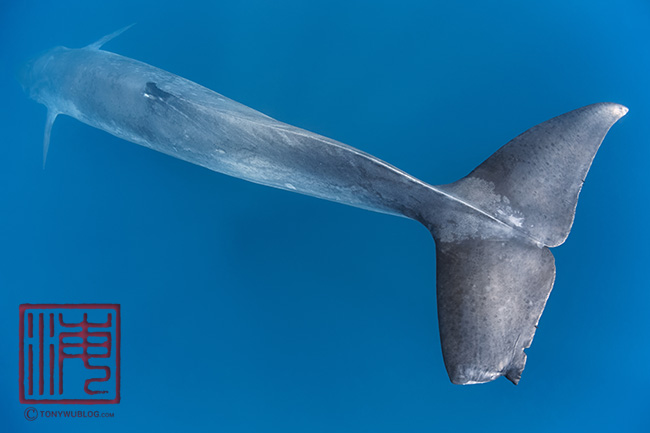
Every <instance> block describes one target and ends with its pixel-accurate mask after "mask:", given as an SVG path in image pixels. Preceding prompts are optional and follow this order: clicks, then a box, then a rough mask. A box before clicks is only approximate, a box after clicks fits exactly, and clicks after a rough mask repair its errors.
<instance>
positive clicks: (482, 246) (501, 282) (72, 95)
mask: <svg viewBox="0 0 650 433" xmlns="http://www.w3.org/2000/svg"><path fill="white" fill-rule="evenodd" d="M124 30H125V29H122V30H119V31H117V32H114V33H112V34H110V35H108V36H105V37H104V38H102V39H100V40H99V41H97V42H95V43H93V44H91V45H89V46H87V47H84V48H81V49H69V48H65V47H56V48H53V49H51V50H49V51H47V52H45V53H44V54H42V55H40V56H38V57H36V58H34V59H33V60H31V61H30V62H28V63H27V64H26V65H25V66H24V67H23V69H22V71H21V73H20V81H21V84H22V86H23V88H24V89H25V91H26V92H27V93H28V94H29V96H30V97H31V98H33V99H35V100H36V101H37V102H40V103H42V104H44V105H45V106H46V107H47V109H48V114H47V121H46V127H45V136H44V143H43V160H44V161H45V157H46V155H47V149H48V145H49V141H50V132H51V128H52V124H53V123H54V120H55V119H56V117H57V115H59V114H64V115H68V116H71V117H74V118H76V119H78V120H80V121H81V122H83V123H86V124H88V125H90V126H93V127H95V128H99V129H102V130H104V131H106V132H108V133H110V134H112V135H114V136H116V137H119V138H122V139H125V140H128V141H130V142H133V143H136V144H139V145H142V146H145V147H148V148H151V149H153V150H156V151H159V152H163V153H165V154H168V155H171V156H173V157H175V158H179V159H182V160H185V161H188V162H191V163H193V164H196V165H200V166H202V167H206V168H208V169H210V170H213V171H216V172H220V173H224V174H227V175H230V176H235V177H238V178H241V179H245V180H248V181H251V182H256V183H259V184H263V185H268V186H272V187H275V188H281V189H285V190H289V191H294V192H298V193H302V194H307V195H311V196H315V197H319V198H323V199H327V200H332V201H335V202H339V203H343V204H347V205H351V206H356V207H361V208H365V209H369V210H373V211H378V212H383V213H388V214H393V215H398V216H403V217H407V218H411V219H414V220H416V221H419V222H420V223H422V224H424V225H425V227H426V228H427V229H428V230H429V231H430V232H431V234H432V235H433V238H434V240H435V244H436V260H437V271H436V280H437V303H438V320H439V328H440V338H441V344H442V350H443V358H444V362H445V366H446V369H447V372H448V374H449V377H450V379H451V381H452V382H453V383H456V384H473V383H483V382H488V381H491V380H494V379H496V378H498V377H499V376H506V377H507V378H508V379H509V380H510V381H512V382H513V383H515V384H517V383H518V382H519V380H520V378H521V374H522V371H523V369H524V366H525V362H526V354H525V352H524V349H526V348H528V347H529V346H530V344H531V342H532V339H533V336H534V334H535V330H536V328H537V324H538V321H539V318H540V317H541V314H542V312H543V310H544V307H545V304H546V300H547V299H548V296H549V294H550V292H551V289H552V287H553V282H554V279H555V263H554V259H553V255H552V254H551V252H550V250H549V248H550V247H555V246H558V245H560V244H562V243H563V242H564V241H565V240H566V238H567V236H568V234H569V231H570V230H571V226H572V224H573V219H574V215H575V208H576V205H577V201H578V195H579V193H580V189H581V188H582V184H583V182H584V179H585V177H586V175H587V172H588V170H589V167H590V166H591V162H592V160H593V158H594V156H595V154H596V151H597V150H598V148H599V146H600V144H601V142H602V141H603V139H604V137H605V135H606V134H607V131H608V130H609V128H610V127H611V126H612V125H613V124H614V123H615V122H616V121H617V120H618V119H620V118H621V117H622V116H624V115H625V114H626V113H627V108H625V107H623V106H622V105H619V104H614V103H598V104H593V105H588V106H586V107H583V108H579V109H577V110H574V111H571V112H569V113H566V114H563V115H561V116H558V117H556V118H553V119H551V120H548V121H546V122H544V123H541V124H539V125H537V126H535V127H533V128H531V129H529V130H528V131H526V132H524V133H523V134H521V135H520V136H518V137H516V138H515V139H513V140H512V141H510V142H509V143H507V144H506V145H505V146H503V147H502V148H500V149H499V150H498V151H497V152H496V153H494V154H493V155H492V156H491V157H489V158H488V159H487V160H486V161H485V162H483V163H482V164H481V165H479V166H478V167H477V168H476V169H475V170H474V171H472V172H471V173H470V174H469V175H467V176H466V177H464V178H462V179H460V180H458V181H457V182H454V183H452V184H447V185H437V186H436V185H429V184H427V183H425V182H423V181H421V180H418V179H416V178H415V177H413V176H411V175H409V174H407V173H405V172H403V171H401V170H399V169H397V168H395V167H393V166H392V165H390V164H388V163H386V162H384V161H381V160H380V159H378V158H375V157H373V156H372V155H369V154H367V153H364V152H362V151H360V150H357V149H355V148H353V147H351V146H348V145H345V144H343V143H340V142H338V141H335V140H332V139H329V138H327V137H323V136H321V135H318V134H315V133H313V132H309V131H306V130H303V129H300V128H297V127H294V126H291V125H288V124H285V123H282V122H280V121H277V120H275V119H273V118H271V117H269V116H266V115H264V114H262V113H260V112H258V111H256V110H253V109H251V108H249V107H246V106H244V105H242V104H240V103H238V102H235V101H233V100H231V99H228V98H226V97H224V96H222V95H220V94H218V93H216V92H213V91H212V90H209V89H207V88H205V87H203V86H200V85H198V84H196V83H194V82H192V81H189V80H186V79H184V78H182V77H179V76H177V75H174V74H172V73H170V72H167V71H164V70H161V69H158V68H156V67H153V66H150V65H148V64H145V63H142V62H139V61H137V60H133V59H130V58H127V57H123V56H120V55H118V54H114V53H111V52H108V51H105V50H103V49H102V46H103V45H104V44H105V43H106V42H108V41H109V40H111V39H112V38H114V37H115V36H117V35H119V34H120V33H122V32H123V31H124Z"/></svg>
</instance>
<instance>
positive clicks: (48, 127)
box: [43, 108, 59, 168]
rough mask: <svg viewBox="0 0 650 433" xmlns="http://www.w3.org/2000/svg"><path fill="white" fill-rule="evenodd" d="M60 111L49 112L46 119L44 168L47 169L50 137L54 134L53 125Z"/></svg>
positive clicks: (50, 110) (49, 110)
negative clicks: (46, 162)
mask: <svg viewBox="0 0 650 433" xmlns="http://www.w3.org/2000/svg"><path fill="white" fill-rule="evenodd" d="M58 115H59V113H58V111H55V110H52V109H49V108H48V110H47V117H46V118H45V132H44V133H43V168H45V161H46V160H47V151H48V149H49V147H50V135H51V134H52V125H54V121H55V120H56V116H58Z"/></svg>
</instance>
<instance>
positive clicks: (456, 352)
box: [428, 103, 627, 384]
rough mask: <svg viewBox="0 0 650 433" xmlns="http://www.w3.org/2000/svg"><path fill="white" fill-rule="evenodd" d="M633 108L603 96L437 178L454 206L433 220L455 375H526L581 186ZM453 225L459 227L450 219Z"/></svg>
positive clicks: (442, 320)
mask: <svg viewBox="0 0 650 433" xmlns="http://www.w3.org/2000/svg"><path fill="white" fill-rule="evenodd" d="M626 113H627V108H625V107H623V106H622V105H618V104H610V103H602V104H594V105H589V106H586V107H583V108H580V109H578V110H574V111H571V112H569V113H566V114H564V115H561V116H559V117H556V118H553V119H551V120H549V121H547V122H544V123H542V124H540V125H537V126H535V127H533V128H531V129H529V130H528V131H526V132H524V133H523V134H521V135H520V136H518V137H517V138H515V139H514V140H512V141H510V142H509V143H508V144H506V145H505V146H503V147H502V148H501V149H499V150H498V151H497V152H496V153H494V154H493V155H492V156H491V157H490V158H488V159H487V160H486V161H485V162H484V163H482V164H481V165H480V166H478V167H477V168H476V169H475V170H474V171H472V172H471V173H470V174H469V175H468V176H467V177H465V178H463V179H461V180H459V181H458V182H455V183H453V184H450V185H445V186H441V187H436V188H438V189H439V190H441V191H443V192H444V193H445V194H446V195H448V196H450V197H453V198H454V200H455V201H456V203H455V205H453V206H450V210H448V211H446V212H444V213H443V214H441V215H440V216H439V217H438V218H437V219H436V218H435V217H434V218H432V220H431V221H430V222H429V224H428V226H429V228H430V229H431V231H432V234H433V236H434V238H435V240H436V256H437V274H436V275H437V299H438V320H439V324H440V338H441V343H442V349H443V357H444V360H445V365H446V367H447V372H448V373H449V377H450V379H451V381H452V382H454V383H458V384H471V383H482V382H488V381H490V380H494V379H496V378H497V377H499V376H506V377H507V378H508V379H509V380H511V381H512V382H513V383H515V384H516V383H518V381H519V379H520V377H521V373H522V371H523V369H524V365H525V362H526V355H525V353H524V349H525V348H527V347H529V346H530V344H531V342H532V339H533V336H534V334H535V330H536V328H537V323H538V321H539V318H540V316H541V314H542V311H543V310H544V306H545V304H546V300H547V299H548V296H549V294H550V292H551V289H552V287H553V282H554V279H555V265H554V260H553V255H552V254H551V252H550V250H549V249H548V247H554V246H557V245H560V244H562V243H563V242H564V241H565V240H566V238H567V236H568V234H569V231H570V230H571V225H572V223H573V218H574V214H575V208H576V204H577V201H578V195H579V193H580V189H581V188H582V184H583V182H584V179H585V177H586V175H587V172H588V170H589V167H590V166H591V162H592V160H593V158H594V155H595V154H596V151H597V150H598V147H599V146H600V143H601V142H602V141H603V138H604V137H605V135H606V134H607V131H608V130H609V128H610V127H611V126H612V125H613V124H614V123H615V122H616V121H617V120H618V119H620V118H621V117H623V116H624V115H625V114H626ZM450 226H452V229H450V228H449V227H450Z"/></svg>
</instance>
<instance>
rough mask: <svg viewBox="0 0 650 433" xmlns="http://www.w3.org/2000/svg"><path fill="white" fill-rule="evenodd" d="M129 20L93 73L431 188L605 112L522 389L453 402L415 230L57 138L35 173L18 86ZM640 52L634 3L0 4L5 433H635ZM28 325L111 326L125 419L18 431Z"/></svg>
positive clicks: (62, 132) (643, 61)
mask: <svg viewBox="0 0 650 433" xmlns="http://www.w3.org/2000/svg"><path fill="white" fill-rule="evenodd" d="M132 22H136V23H137V25H136V26H135V27H133V28H132V29H131V30H129V31H128V32H127V33H125V34H123V35H122V36H120V37H119V38H118V39H116V40H114V41H112V42H110V43H109V44H107V45H106V46H105V49H107V50H109V51H113V52H116V53H119V54H122V55H125V56H129V57H133V58H136V59H138V60H142V61H144V62H147V63H150V64H152V65H155V66H158V67H161V68H163V69H166V70H168V71H170V72H173V73H176V74H178V75H181V76H183V77H186V78H188V79H191V80H193V81H196V82H198V83H200V84H202V85H204V86H206V87H208V88H210V89H213V90H215V91H217V92H219V93H222V94H224V95H226V96H228V97H230V98H232V99H235V100H237V101H239V102H242V103H244V104H246V105H248V106H251V107H253V108H255V109H258V110H260V111H262V112H264V113H266V114H268V115H270V116H272V117H275V118H277V119H279V120H282V121H285V122H287V123H290V124H293V125H296V126H299V127H302V128H305V129H309V130H312V131H315V132H318V133H321V134H323V135H326V136H329V137H332V138H335V139H337V140H340V141H342V142H345V143H347V144H350V145H352V146H355V147H358V148H360V149H362V150H364V151H366V152H369V153H371V154H373V155H376V156H378V157H380V158H382V159H384V160H386V161H388V162H390V163H392V164H394V165H396V166H398V167H400V168H401V169H403V170H405V171H407V172H409V173H411V174H413V175H415V176H417V177H419V178H420V179H422V180H424V181H426V182H429V183H433V184H441V183H447V182H451V181H453V180H456V179H457V178H459V177H462V176H464V175H465V174H467V173H468V172H469V171H470V170H471V169H473V168H474V167H475V166H476V165H478V164H479V163H480V162H482V161H483V160H484V159H485V158H487V157H488V156H489V155H490V154H491V153H492V152H494V151H495V150H496V149H498V148H499V147H500V146H501V145H503V144H504V143H506V142H507V141H508V140H510V139H511V138H513V137H515V136H516V135H517V134H519V133H521V132H523V131H524V130H526V129H528V128H529V127H532V126H534V125H535V124H537V123H540V122H542V121H544V120H547V119H548V118H551V117H553V116H556V115H559V114H562V113H564V112H566V111H569V110H572V109H574V108H578V107H580V106H583V105H587V104H590V103H595V102H603V101H612V102H619V103H622V104H624V105H626V106H628V107H629V108H630V112H629V114H628V115H627V116H626V117H625V118H623V119H622V120H621V121H619V123H617V124H616V125H615V126H614V127H613V128H612V130H611V131H610V133H609V134H608V136H607V137H606V139H605V142H604V144H603V146H602V147H601V150H600V152H599V153H598V155H597V156H596V159H595V161H594V164H593V166H592V170H591V172H590V174H589V176H588V178H587V180H586V183H585V186H584V189H583V191H582V194H581V197H580V201H579V203H578V209H577V216H576V221H575V225H574V228H573V231H572V233H571V235H570V236H569V239H568V241H567V242H566V243H565V244H564V245H562V246H561V247H559V248H556V249H553V250H552V251H553V253H554V255H555V257H556V265H557V278H556V282H555V287H554V289H553V292H552V294H551V297H550V299H549V302H548V304H547V308H546V311H545V312H544V315H543V316H542V318H541V321H540V326H539V329H538V331H537V334H536V336H535V339H534V341H533V345H532V347H531V348H529V349H528V350H527V351H526V352H527V354H528V363H527V366H526V369H525V370H524V374H523V378H522V380H521V383H520V385H519V386H517V387H515V386H513V385H512V384H511V383H510V382H508V381H507V380H505V379H499V380H497V381H495V382H493V383H489V384H485V385H477V386H464V387H463V386H455V385H452V384H451V383H450V382H449V380H448V378H447V375H446V372H445V369H444V365H443V362H442V355H441V352H440V342H439V337H438V326H437V318H436V301H435V251H434V244H433V241H432V239H431V238H430V236H429V234H428V233H427V231H426V230H425V229H424V228H423V227H421V226H419V225H418V224H417V223H415V222H412V221H409V220H406V219H400V218H395V217H390V216H386V215H381V214H375V213H371V212H367V211H363V210H359V209H354V208H349V207H345V206H341V205H337V204H334V203H330V202H325V201H319V200H317V199H314V198H310V197H305V196H300V195H297V194H291V193H289V192H285V191H279V190H273V189H270V188H266V187H262V186H259V185H254V184H250V183H246V182H244V181H241V180H237V179H233V178H229V177H226V176H224V175H220V174H217V173H213V172H210V171H208V170H206V169H203V168H200V167H196V166H192V165H190V164H187V163H185V162H182V161H179V160H175V159H172V158H170V157H168V156H165V155H162V154H158V153H156V152H153V151H150V150H147V149H144V148H141V147H139V146H136V145H134V144H132V143H128V142H125V141H122V140H119V139H117V138H115V137H112V136H110V135H108V134H106V133H104V132H102V131H99V130H95V129H92V128H90V127H88V126H85V125H83V124H81V123H79V122H77V121H76V120H74V119H71V118H66V117H61V118H59V119H58V120H57V122H56V124H55V125H54V129H53V133H52V143H51V146H50V153H49V157H48V161H47V167H46V168H45V170H43V169H42V168H41V164H42V161H41V152H42V148H41V146H42V133H43V125H44V119H45V109H44V107H43V106H40V105H37V104H36V103H34V102H33V101H31V100H29V99H28V98H27V96H26V95H25V94H23V92H22V89H21V88H20V86H19V84H18V82H17V81H16V79H15V77H14V75H15V72H16V70H17V69H18V67H19V66H20V65H21V63H22V62H24V61H25V60H27V59H28V58H29V57H31V56H33V55H34V54H35V53H37V52H39V51H42V50H45V49H48V48H50V47H52V46H54V45H65V46H68V47H81V46H84V45H87V44H88V43H90V42H92V41H94V40H96V39H98V38H100V37H101V36H103V35H104V34H107V33H110V32H112V31H113V30H115V29H117V28H120V27H122V26H124V25H127V24H130V23H132ZM649 41H650V4H649V3H648V2H647V1H645V0H638V1H621V2H618V3H613V2H611V1H600V0H595V1H594V0H592V1H574V2H567V1H560V0H552V1H534V2H521V1H502V2H480V1H474V2H471V1H461V2H438V1H435V2H424V1H404V0H403V1H399V2H397V1H373V2H362V1H350V0H348V1H332V0H328V1H310V2H304V1H272V2H271V1H238V2H220V1H217V2H196V1H184V2H178V1H157V2H138V1H129V2H127V1H122V0H117V1H112V2H88V1H66V0H61V1H43V2H36V1H16V0H9V1H6V2H3V3H2V5H1V6H0V65H1V66H2V67H1V68H0V91H1V94H2V96H3V97H2V104H0V124H1V125H2V138H0V290H1V292H0V293H1V297H0V418H1V420H2V421H1V423H2V427H0V430H2V431H3V432H5V431H6V432H23V431H24V432H30V431H48V432H56V431H66V432H75V431H89V430H91V431H94V432H103V431H111V432H112V431H115V430H116V429H120V430H122V431H136V430H137V429H147V430H151V431H197V432H199V431H223V432H276V431H277V432H333V431H336V432H364V431H367V432H377V433H378V432H425V431H427V432H430V431H454V432H470V431H484V432H489V431H499V432H504V431H521V430H526V431H528V432H546V431H628V432H642V431H649V430H650V415H648V414H649V413H650V412H649V410H648V409H650V397H648V392H649V391H648V390H649V389H650V374H648V370H649V369H650V338H649V337H650V319H649V316H648V311H649V306H650V290H649V287H648V285H649V284H648V276H647V275H648V272H647V270H648V261H649V259H650V255H649V254H648V247H647V243H648V238H649V234H650V233H649V230H648V224H647V220H648V216H647V213H648V187H649V186H650V182H649V180H648V174H647V168H648V162H649V161H650V158H649V157H650V146H649V145H648V144H649V140H650V139H649V137H650V121H649V119H650V87H649V85H650V43H649ZM27 302H29V303H48V302H49V303H92V302H98V303H107V302H110V303H120V304H121V306H122V335H123V340H122V401H121V403H120V404H118V405H112V406H104V407H101V408H99V409H100V410H102V411H104V410H105V411H108V412H114V413H115V417H114V418H113V419H99V420H94V419H90V420H89V419H75V420H61V419H37V420H36V421H34V422H29V421H26V420H25V418H24V416H23V411H24V410H25V405H21V404H20V403H19V402H18V353H17V352H18V351H17V346H18V344H17V342H18V305H19V304H21V303H27ZM60 408H63V407H62V406H54V407H49V409H60ZM66 409H67V408H66ZM74 409H87V408H84V407H82V406H75V407H74Z"/></svg>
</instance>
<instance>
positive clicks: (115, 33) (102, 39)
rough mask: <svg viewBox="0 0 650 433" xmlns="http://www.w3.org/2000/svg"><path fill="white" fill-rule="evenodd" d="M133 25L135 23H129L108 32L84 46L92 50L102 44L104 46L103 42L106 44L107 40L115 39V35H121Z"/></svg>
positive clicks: (97, 48)
mask: <svg viewBox="0 0 650 433" xmlns="http://www.w3.org/2000/svg"><path fill="white" fill-rule="evenodd" d="M134 25H135V23H133V24H129V25H128V26H126V27H122V28H121V29H119V30H115V31H114V32H113V33H110V34H108V35H106V36H104V37H103V38H101V39H99V40H97V41H95V42H93V43H92V44H89V45H87V46H86V48H89V49H93V50H99V49H100V48H101V47H102V46H104V44H106V43H107V42H109V41H111V40H113V39H115V38H116V37H118V36H119V35H121V34H122V33H124V32H125V31H127V30H128V29H130V28H131V27H133V26H134Z"/></svg>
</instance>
